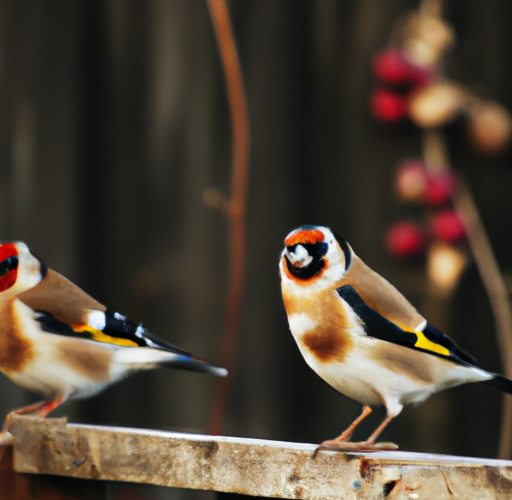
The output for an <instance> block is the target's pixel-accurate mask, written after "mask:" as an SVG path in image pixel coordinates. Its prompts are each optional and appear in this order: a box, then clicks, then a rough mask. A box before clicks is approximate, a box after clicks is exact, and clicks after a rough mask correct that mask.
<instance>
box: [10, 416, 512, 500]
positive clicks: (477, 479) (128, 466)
mask: <svg viewBox="0 0 512 500" xmlns="http://www.w3.org/2000/svg"><path fill="white" fill-rule="evenodd" d="M10 431H11V433H12V434H13V436H14V438H15V454H14V469H15V470H16V471H18V472H25V473H34V474H37V473H39V474H41V473H42V474H56V475H62V476H71V477H79V478H88V479H101V480H114V481H129V482H135V483H149V484H155V485H162V486H174V487H181V488H194V489H203V490H215V491H225V492H237V493H244V494H248V495H255V496H266V497H277V498H302V499H308V500H317V499H318V500H320V499H323V500H329V499H339V498H344V499H346V500H352V499H354V500H356V499H363V498H364V499H379V500H380V499H382V498H387V499H415V498H436V499H438V500H442V499H445V498H446V499H453V498H457V499H465V498H467V499H471V500H473V499H475V498H479V499H482V500H487V499H503V498H512V461H502V460H491V459H475V458H465V457H453V456H442V455H425V454H418V453H407V452H377V453H362V454H357V453H335V452H327V451H323V452H320V453H318V455H317V456H316V458H314V459H313V458H312V453H313V451H314V449H315V446H314V445H312V444H301V443H285V442H277V441H265V440H259V439H245V438H232V437H222V436H214V437H212V436H204V435H198V434H184V433H175V432H160V431H150V430H141V429H129V428H116V427H113V428H109V427H96V426H87V425H77V424H67V423H66V421H65V420H64V419H47V420H42V421H41V420H37V419H33V418H30V417H16V418H14V419H13V423H12V425H11V427H10Z"/></svg>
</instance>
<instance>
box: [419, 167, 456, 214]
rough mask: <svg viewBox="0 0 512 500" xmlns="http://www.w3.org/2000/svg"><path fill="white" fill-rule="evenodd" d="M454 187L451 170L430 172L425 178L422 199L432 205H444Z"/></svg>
mask: <svg viewBox="0 0 512 500" xmlns="http://www.w3.org/2000/svg"><path fill="white" fill-rule="evenodd" d="M455 187H456V181H455V177H454V176H453V174H452V173H451V172H438V173H433V174H430V175H429V176H428V178H427V186H426V189H425V192H424V193H423V201H424V202H425V203H427V204H428V205H430V206H434V207H438V206H441V205H445V204H446V203H448V201H450V197H451V195H452V194H453V192H454V191H455Z"/></svg>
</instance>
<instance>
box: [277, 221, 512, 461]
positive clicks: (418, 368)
mask: <svg viewBox="0 0 512 500" xmlns="http://www.w3.org/2000/svg"><path fill="white" fill-rule="evenodd" d="M279 273H280V278H281V292H282V297H283V302H284V307H285V310H286V314H287V317H288V324H289V328H290V331H291V333H292V335H293V337H294V339H295V341H296V343H297V345H298V347H299V350H300V352H301V354H302V355H303V357H304V359H305V361H306V363H307V364H308V365H309V367H310V368H312V369H313V371H315V372H316V373H317V374H318V375H319V376H320V377H321V378H322V379H323V380H324V381H326V382H327V383H328V384H329V385H331V386H332V387H333V388H334V389H335V390H336V391H338V392H340V393H341V394H343V395H345V396H347V397H349V398H350V399H352V400H354V401H356V402H359V403H360V404H362V405H363V408H362V412H361V414H360V416H358V418H356V420H354V422H352V424H351V425H350V426H349V427H348V428H347V429H346V430H345V431H343V432H342V433H341V434H340V435H339V436H338V437H336V438H334V439H328V440H326V441H324V442H322V443H321V444H320V445H319V446H318V447H317V449H316V450H315V455H316V453H318V451H319V450H335V451H377V450H383V449H386V450H393V449H397V448H398V446H397V445H396V444H395V443H386V442H381V443H378V442H377V439H378V437H379V436H380V435H381V433H382V431H383V430H384V429H385V428H386V426H387V425H388V424H389V423H390V422H391V420H392V419H393V418H395V417H396V416H397V415H399V413H400V412H401V411H402V409H403V407H404V406H405V405H408V404H413V403H420V402H423V401H425V400H426V399H427V398H428V397H429V396H431V395H432V394H434V393H437V392H439V391H441V390H444V389H448V388H451V387H455V386H458V385H461V384H465V383H470V382H484V383H485V384H488V385H491V386H494V387H496V388H498V389H500V390H502V391H504V392H507V393H509V394H512V380H509V379H507V378H506V377H504V376H502V375H499V374H495V373H490V372H487V371H485V370H483V369H481V368H479V367H477V366H476V361H475V359H474V358H473V357H472V356H471V355H470V354H468V353H467V352H466V351H464V350H463V349H462V348H460V347H459V346H458V345H457V344H456V343H455V342H454V341H453V340H452V339H450V338H449V337H448V336H447V335H445V334H444V333H442V332H441V331H440V330H438V329H437V328H435V327H434V326H432V325H431V324H430V323H428V321H427V320H426V319H425V318H424V317H423V316H422V315H421V314H420V313H419V312H418V311H417V310H416V308H415V307H414V306H413V305H412V304H411V303H410V302H409V301H408V300H407V299H406V298H405V297H404V295H402V294H401V293H400V292H399V291H398V290H397V289H396V288H395V287H394V286H393V285H392V284H391V283H390V282H389V281H387V280H386V279H385V278H383V277H382V276H381V275H379V274H378V273H377V272H375V271H373V270H372V269H371V268H370V267H369V266H367V265H366V264H365V263H364V262H363V261H362V260H361V258H360V257H358V256H357V254H356V253H355V252H354V251H353V250H352V247H351V246H350V245H349V244H348V243H347V242H346V241H345V240H344V239H343V238H341V237H339V236H337V235H335V234H334V233H333V232H332V231H331V229H329V228H328V227H325V226H316V225H305V226H301V227H299V228H297V229H294V230H293V231H291V232H290V233H289V234H288V235H287V236H286V238H285V240H284V249H283V251H282V253H281V256H280V261H279ZM379 406H384V407H385V410H386V417H385V419H384V420H383V421H382V423H381V424H380V425H379V426H378V427H377V428H376V429H375V431H374V432H373V433H372V434H371V435H370V437H369V438H368V439H366V440H365V441H359V442H351V441H350V439H351V437H352V434H353V433H354V430H355V429H356V427H357V426H358V425H359V424H360V422H361V421H362V420H364V419H365V418H366V417H367V416H368V415H369V414H370V413H371V412H372V407H379Z"/></svg>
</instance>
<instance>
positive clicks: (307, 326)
mask: <svg viewBox="0 0 512 500" xmlns="http://www.w3.org/2000/svg"><path fill="white" fill-rule="evenodd" d="M288 324H289V325H290V330H291V332H292V333H293V334H294V335H297V336H300V335H302V334H304V333H306V332H309V331H311V330H313V329H314V328H316V326H317V324H318V322H317V321H314V320H312V319H311V318H310V317H309V316H308V315H307V314H306V313H303V312H302V313H295V314H292V315H290V316H289V317H288Z"/></svg>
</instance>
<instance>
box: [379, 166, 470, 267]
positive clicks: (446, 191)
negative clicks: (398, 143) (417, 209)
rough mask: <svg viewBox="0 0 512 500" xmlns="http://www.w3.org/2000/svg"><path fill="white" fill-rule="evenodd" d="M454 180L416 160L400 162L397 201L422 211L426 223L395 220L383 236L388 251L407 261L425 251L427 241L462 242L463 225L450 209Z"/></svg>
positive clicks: (396, 189) (449, 175) (397, 177)
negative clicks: (414, 206)
mask: <svg viewBox="0 0 512 500" xmlns="http://www.w3.org/2000/svg"><path fill="white" fill-rule="evenodd" d="M456 188H457V181H456V179H455V176H454V175H453V173H452V172H451V171H446V170H440V171H435V170H432V169H431V168H428V167H427V165H425V163H424V162H423V161H422V160H420V159H419V158H409V159H407V160H404V161H403V162H402V163H401V164H400V165H399V167H398V170H397V173H396V177H395V192H396V194H397V195H398V197H399V198H400V200H401V201H404V202H409V203H415V204H418V205H420V206H422V207H424V208H425V209H426V213H427V223H426V224H421V223H419V222H415V221H399V222H396V223H395V224H393V225H392V226H391V227H390V228H389V229H388V231H387V234H386V248H387V250H388V252H389V253H390V254H391V255H392V256H394V257H398V258H407V257H413V256H417V255H420V254H422V253H424V252H425V250H426V248H427V246H428V244H429V242H431V241H441V242H445V243H456V242H458V241H461V240H463V239H464V232H465V231H464V225H463V223H462V221H461V219H460V217H459V215H458V214H457V212H456V211H455V210H454V209H453V208H452V207H451V203H450V200H451V197H452V195H453V194H454V193H455V190H456Z"/></svg>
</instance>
